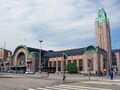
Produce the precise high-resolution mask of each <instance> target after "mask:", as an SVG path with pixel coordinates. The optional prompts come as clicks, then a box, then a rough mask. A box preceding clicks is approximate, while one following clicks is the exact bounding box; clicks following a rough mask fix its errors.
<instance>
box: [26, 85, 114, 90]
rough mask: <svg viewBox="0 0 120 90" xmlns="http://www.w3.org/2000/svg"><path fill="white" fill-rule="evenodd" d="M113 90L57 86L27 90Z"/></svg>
mask: <svg viewBox="0 0 120 90" xmlns="http://www.w3.org/2000/svg"><path fill="white" fill-rule="evenodd" d="M54 89H55V90H113V89H105V88H95V87H86V86H76V85H63V84H62V85H57V86H50V87H45V88H36V89H32V88H29V89H28V90H54Z"/></svg>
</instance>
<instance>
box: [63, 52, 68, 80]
mask: <svg viewBox="0 0 120 90" xmlns="http://www.w3.org/2000/svg"><path fill="white" fill-rule="evenodd" d="M63 59H64V60H63V62H64V71H63V81H64V82H65V79H66V75H65V69H66V63H65V60H66V59H67V54H65V53H63Z"/></svg>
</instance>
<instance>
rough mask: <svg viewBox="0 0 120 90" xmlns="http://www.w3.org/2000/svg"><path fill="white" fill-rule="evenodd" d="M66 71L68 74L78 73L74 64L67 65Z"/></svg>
mask: <svg viewBox="0 0 120 90" xmlns="http://www.w3.org/2000/svg"><path fill="white" fill-rule="evenodd" d="M66 68H67V71H68V73H70V74H73V73H78V70H77V66H76V65H75V64H74V63H69V64H67V67H66Z"/></svg>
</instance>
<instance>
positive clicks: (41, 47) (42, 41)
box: [39, 40, 43, 72]
mask: <svg viewBox="0 0 120 90" xmlns="http://www.w3.org/2000/svg"><path fill="white" fill-rule="evenodd" d="M39 42H40V49H39V72H41V61H42V60H41V59H42V58H41V49H42V45H41V44H42V42H43V40H39Z"/></svg>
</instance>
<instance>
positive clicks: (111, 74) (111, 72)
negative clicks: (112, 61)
mask: <svg viewBox="0 0 120 90" xmlns="http://www.w3.org/2000/svg"><path fill="white" fill-rule="evenodd" d="M109 76H110V79H111V80H113V70H112V69H111V70H110V72H109Z"/></svg>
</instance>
